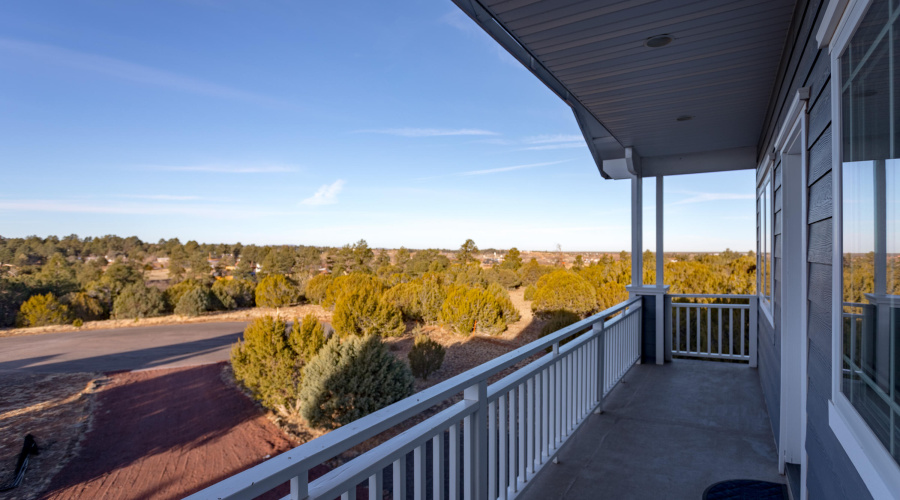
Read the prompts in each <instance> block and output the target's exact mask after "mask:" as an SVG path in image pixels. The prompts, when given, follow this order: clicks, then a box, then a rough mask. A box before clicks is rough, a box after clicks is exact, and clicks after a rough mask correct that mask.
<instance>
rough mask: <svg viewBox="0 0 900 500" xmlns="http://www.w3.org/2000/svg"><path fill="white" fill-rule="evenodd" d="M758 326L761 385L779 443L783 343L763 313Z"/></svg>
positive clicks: (773, 431) (774, 433)
mask: <svg viewBox="0 0 900 500" xmlns="http://www.w3.org/2000/svg"><path fill="white" fill-rule="evenodd" d="M760 307H762V306H760ZM758 325H759V335H758V337H759V338H758V340H757V341H758V342H759V347H758V349H757V355H758V357H759V361H758V366H759V384H760V386H761V387H762V391H763V398H764V399H765V400H766V409H767V410H768V411H769V423H770V424H771V425H772V434H773V435H774V436H775V442H776V443H777V442H778V435H779V424H780V421H779V419H778V415H780V414H781V413H780V411H781V398H780V394H781V341H780V339H778V338H776V336H775V329H774V328H773V327H772V325H771V324H770V323H769V320H768V319H766V317H765V316H764V315H763V314H762V313H760V315H759V322H758Z"/></svg>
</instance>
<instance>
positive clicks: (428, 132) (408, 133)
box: [358, 128, 500, 137]
mask: <svg viewBox="0 0 900 500" xmlns="http://www.w3.org/2000/svg"><path fill="white" fill-rule="evenodd" d="M358 132H359V133H364V134H385V135H396V136H398V137H449V136H460V135H476V136H479V135H481V136H483V135H500V134H498V133H497V132H491V131H490V130H482V129H477V128H456V129H446V128H383V129H370V130H360V131H358Z"/></svg>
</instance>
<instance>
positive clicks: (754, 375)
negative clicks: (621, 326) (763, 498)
mask: <svg viewBox="0 0 900 500" xmlns="http://www.w3.org/2000/svg"><path fill="white" fill-rule="evenodd" d="M727 479H759V480H764V481H771V482H777V483H784V477H783V476H781V475H779V474H778V460H777V453H776V451H775V442H774V439H773V437H772V431H771V428H770V426H769V422H768V416H767V412H766V408H765V405H764V402H763V396H762V390H761V389H760V386H759V377H758V372H757V370H756V369H755V368H749V367H748V366H747V365H744V364H731V363H716V362H709V361H693V360H675V361H674V362H673V363H668V364H666V365H663V366H657V365H636V366H635V367H634V368H632V370H631V371H630V372H629V373H628V374H627V375H626V376H625V378H624V379H623V380H622V382H621V383H620V384H619V385H618V386H617V387H616V388H615V389H614V390H613V391H612V393H611V394H610V395H609V396H608V397H607V398H606V401H605V402H604V413H603V414H601V415H591V416H590V417H589V418H588V420H587V421H586V422H585V423H584V424H583V425H582V427H581V428H580V429H579V430H578V431H577V432H576V435H574V436H572V438H571V439H570V440H569V442H568V444H567V445H566V446H565V447H564V448H563V449H562V450H561V451H560V454H559V464H555V465H554V464H548V465H547V466H546V468H545V469H544V471H543V472H542V473H541V474H540V475H539V476H538V477H537V478H535V480H534V482H533V484H532V485H531V486H530V488H529V489H527V490H526V491H525V492H524V495H523V496H522V497H521V498H526V499H540V498H570V499H575V498H616V499H618V498H629V499H642V498H648V499H650V498H652V499H659V498H677V499H700V498H701V496H702V494H703V491H704V490H705V489H706V488H707V487H708V486H710V485H711V484H713V483H716V482H719V481H724V480H727Z"/></svg>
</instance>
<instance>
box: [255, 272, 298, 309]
mask: <svg viewBox="0 0 900 500" xmlns="http://www.w3.org/2000/svg"><path fill="white" fill-rule="evenodd" d="M299 298H300V291H299V290H297V287H296V285H294V284H293V283H292V282H291V280H289V279H288V278H287V277H286V276H284V275H283V274H270V275H268V276H266V277H265V278H263V279H262V280H261V281H260V282H259V284H258V285H256V305H258V306H260V307H284V306H289V305H291V304H294V303H296V302H297V300H298V299H299Z"/></svg>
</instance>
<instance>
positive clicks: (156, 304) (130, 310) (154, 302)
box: [113, 283, 166, 319]
mask: <svg viewBox="0 0 900 500" xmlns="http://www.w3.org/2000/svg"><path fill="white" fill-rule="evenodd" d="M165 310H166V301H165V299H164V298H163V293H162V292H160V291H159V290H157V289H156V288H152V287H148V286H147V285H145V284H143V283H133V284H131V285H128V286H127V287H125V289H124V290H122V292H121V293H119V295H118V296H117V297H116V300H115V302H113V315H114V316H115V317H116V318H135V319H137V318H149V317H152V316H159V315H161V314H162V313H163V312H165Z"/></svg>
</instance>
